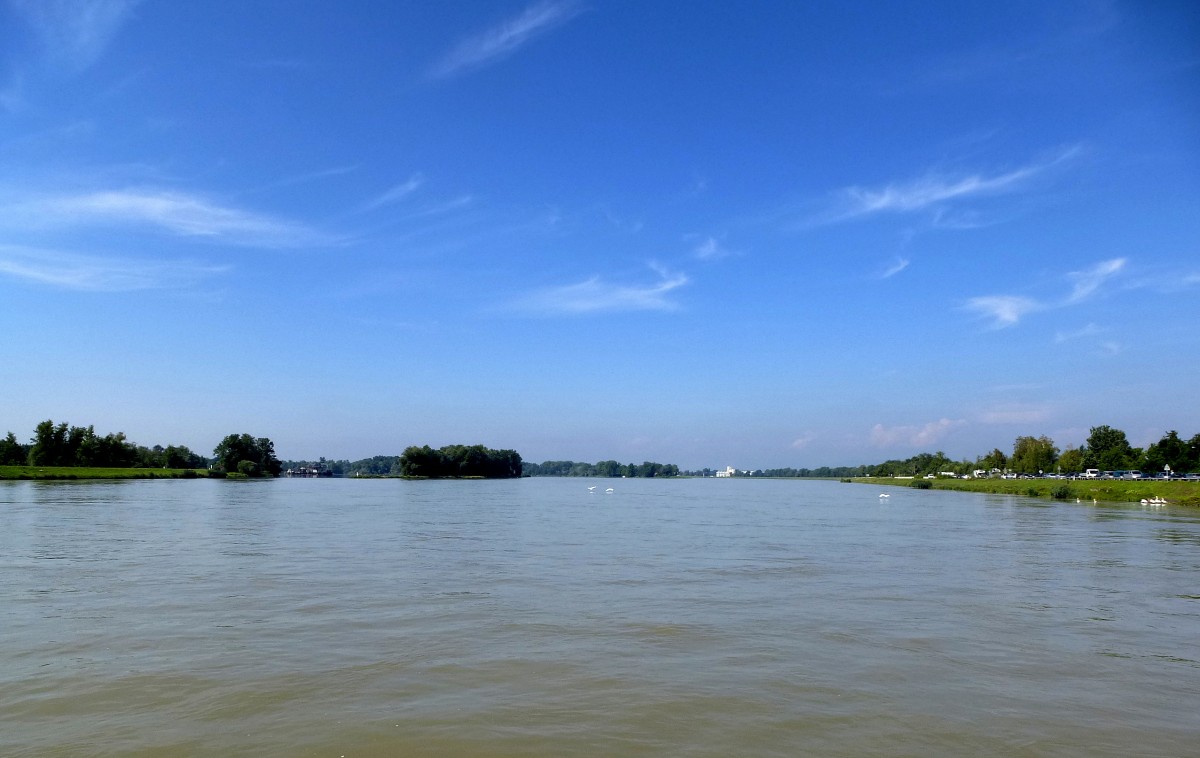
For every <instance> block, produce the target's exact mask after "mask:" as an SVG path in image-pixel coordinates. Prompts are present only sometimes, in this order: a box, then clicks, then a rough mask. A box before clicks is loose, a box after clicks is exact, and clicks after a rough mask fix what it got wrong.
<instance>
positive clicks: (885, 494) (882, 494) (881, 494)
mask: <svg viewBox="0 0 1200 758" xmlns="http://www.w3.org/2000/svg"><path fill="white" fill-rule="evenodd" d="M879 496H880V497H891V495H889V494H888V493H886V492H881V493H879Z"/></svg>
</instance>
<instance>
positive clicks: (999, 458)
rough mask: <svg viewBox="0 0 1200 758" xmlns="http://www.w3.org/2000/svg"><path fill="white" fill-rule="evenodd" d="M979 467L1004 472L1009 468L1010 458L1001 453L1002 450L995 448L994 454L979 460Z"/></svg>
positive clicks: (991, 453)
mask: <svg viewBox="0 0 1200 758" xmlns="http://www.w3.org/2000/svg"><path fill="white" fill-rule="evenodd" d="M979 467H980V468H985V469H988V470H989V471H990V470H991V469H1000V470H1001V471H1003V470H1004V469H1006V468H1008V456H1007V455H1005V454H1004V453H1003V452H1001V451H1000V448H998V447H997V448H993V449H992V452H990V453H988V454H987V455H985V456H983V457H982V458H980V459H979Z"/></svg>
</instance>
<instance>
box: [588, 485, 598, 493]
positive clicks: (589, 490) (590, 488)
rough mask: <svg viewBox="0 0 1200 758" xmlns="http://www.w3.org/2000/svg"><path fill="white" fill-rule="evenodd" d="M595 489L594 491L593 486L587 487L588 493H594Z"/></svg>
mask: <svg viewBox="0 0 1200 758" xmlns="http://www.w3.org/2000/svg"><path fill="white" fill-rule="evenodd" d="M595 489H596V485H594V484H593V485H592V486H591V487H588V492H593V491H595Z"/></svg>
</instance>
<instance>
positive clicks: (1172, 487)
mask: <svg viewBox="0 0 1200 758" xmlns="http://www.w3.org/2000/svg"><path fill="white" fill-rule="evenodd" d="M849 481H851V482H853V483H856V484H874V485H880V486H885V487H912V486H913V484H914V483H915V482H922V484H921V485H919V486H922V487H924V484H928V485H929V489H935V490H954V491H957V492H980V493H984V494H990V495H1020V496H1022V497H1040V498H1050V499H1059V500H1076V499H1078V500H1082V501H1089V502H1090V501H1091V500H1093V499H1094V500H1096V501H1104V502H1109V503H1140V502H1141V501H1142V500H1148V499H1150V498H1156V497H1158V498H1166V500H1167V503H1168V504H1169V505H1187V506H1192V507H1200V482H1181V481H1174V482H1159V481H1152V480H1137V479H1135V480H1132V481H1125V480H1117V479H951V478H949V477H944V478H938V479H895V478H892V477H882V476H856V477H853V478H852V479H850V480H849ZM1056 491H1057V493H1059V494H1065V497H1057V498H1055V494H1056Z"/></svg>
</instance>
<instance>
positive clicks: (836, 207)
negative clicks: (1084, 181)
mask: <svg viewBox="0 0 1200 758" xmlns="http://www.w3.org/2000/svg"><path fill="white" fill-rule="evenodd" d="M1081 151H1082V148H1081V147H1080V146H1078V145H1076V146H1073V147H1070V148H1067V149H1065V150H1062V151H1060V152H1058V153H1057V154H1055V155H1053V156H1051V157H1050V158H1048V159H1046V160H1044V161H1041V162H1038V163H1031V164H1029V165H1027V166H1022V167H1020V168H1017V169H1014V170H1012V171H1008V172H1005V173H1000V174H993V175H990V176H989V175H984V174H969V175H965V176H962V175H960V176H949V175H945V174H941V173H936V172H931V173H928V174H926V175H925V176H923V177H920V178H918V179H914V180H911V181H907V182H901V183H896V184H888V185H886V186H884V187H878V188H868V187H859V186H851V187H846V188H845V189H843V190H841V191H840V192H839V193H837V199H836V201H835V202H834V204H833V207H832V208H831V209H829V210H827V211H826V212H825V213H824V214H823V215H821V216H819V217H818V218H816V219H813V222H814V223H834V222H838V221H847V220H850V219H854V218H860V217H864V216H871V215H875V214H880V213H912V212H916V211H923V210H927V209H932V210H934V211H935V214H936V215H935V217H936V218H944V219H950V218H955V219H964V218H970V217H969V216H962V215H961V214H958V215H956V216H953V217H951V216H950V215H949V214H947V212H946V211H945V209H944V208H943V207H942V206H943V205H945V204H947V203H950V202H953V201H957V200H965V199H968V198H974V197H984V196H992V195H1001V194H1006V193H1011V192H1014V191H1016V190H1018V189H1019V188H1021V187H1022V186H1023V185H1024V184H1026V183H1027V182H1028V181H1029V180H1031V179H1033V178H1034V177H1036V176H1038V175H1040V174H1043V173H1045V172H1046V171H1047V170H1048V169H1050V168H1052V167H1054V166H1056V165H1058V164H1060V163H1063V162H1065V161H1068V160H1070V159H1071V158H1074V157H1075V156H1077V155H1078V154H1079V153H1080V152H1081ZM945 223H947V224H949V223H951V222H950V221H949V220H947V221H945ZM954 223H959V224H963V223H966V222H963V221H956V222H954Z"/></svg>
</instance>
